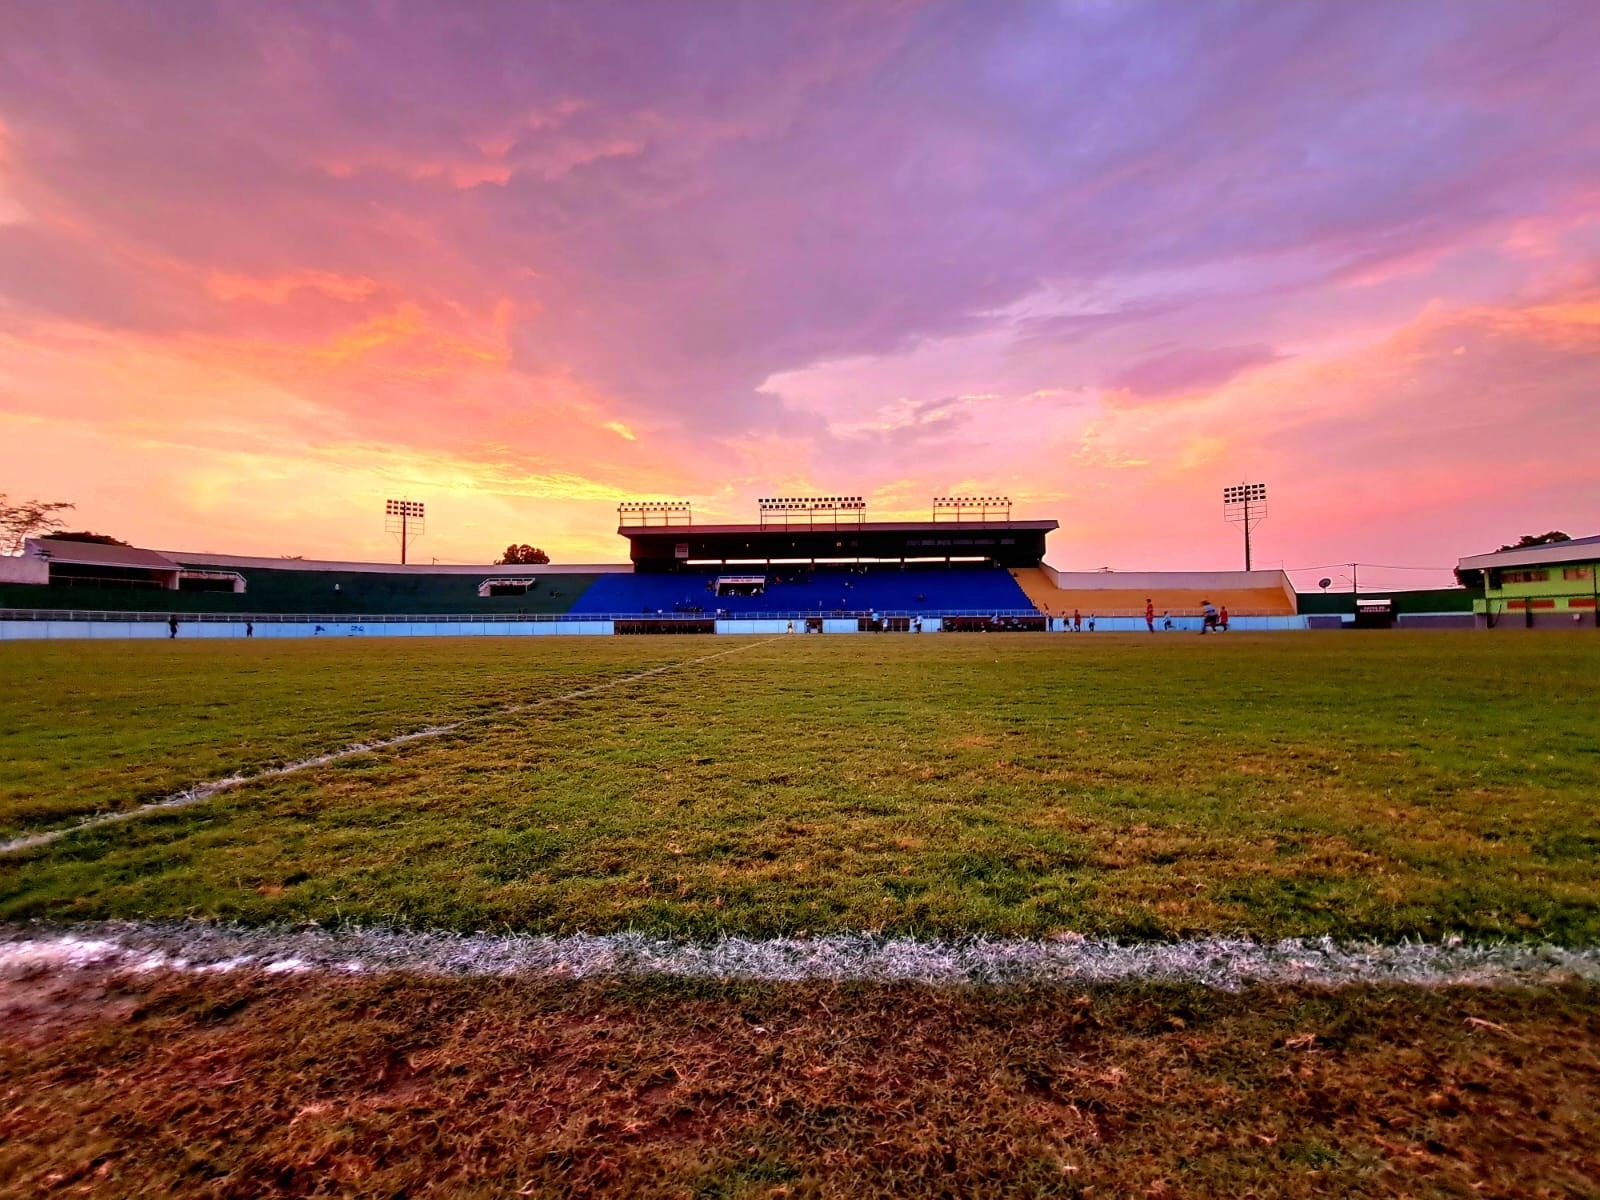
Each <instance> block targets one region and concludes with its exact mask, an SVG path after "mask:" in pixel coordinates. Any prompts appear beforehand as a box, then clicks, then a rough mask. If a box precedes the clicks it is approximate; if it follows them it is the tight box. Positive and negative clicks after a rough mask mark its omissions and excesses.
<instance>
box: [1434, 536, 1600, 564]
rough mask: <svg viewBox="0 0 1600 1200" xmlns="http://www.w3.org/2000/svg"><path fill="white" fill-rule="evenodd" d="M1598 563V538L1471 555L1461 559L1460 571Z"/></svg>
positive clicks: (1577, 539)
mask: <svg viewBox="0 0 1600 1200" xmlns="http://www.w3.org/2000/svg"><path fill="white" fill-rule="evenodd" d="M1596 559H1600V536H1596V537H1582V538H1573V539H1571V540H1570V541H1565V542H1551V543H1550V544H1548V545H1545V546H1521V547H1519V548H1517V549H1515V550H1496V551H1495V552H1494V553H1493V554H1474V555H1472V556H1470V557H1468V558H1463V559H1462V560H1461V562H1460V567H1461V569H1462V570H1463V571H1493V570H1499V569H1501V568H1503V567H1532V566H1542V565H1544V564H1547V563H1568V562H1594V561H1595V560H1596Z"/></svg>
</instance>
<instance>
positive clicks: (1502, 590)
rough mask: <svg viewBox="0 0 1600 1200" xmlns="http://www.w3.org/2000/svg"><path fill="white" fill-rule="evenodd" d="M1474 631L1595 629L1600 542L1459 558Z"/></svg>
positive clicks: (1599, 588)
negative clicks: (1470, 595) (1471, 596)
mask: <svg viewBox="0 0 1600 1200" xmlns="http://www.w3.org/2000/svg"><path fill="white" fill-rule="evenodd" d="M1456 572H1457V574H1458V575H1459V576H1460V577H1461V582H1462V583H1464V584H1466V585H1467V587H1468V588H1470V589H1471V590H1472V591H1474V592H1475V593H1476V598H1475V599H1474V600H1473V602H1472V611H1473V614H1474V624H1476V625H1477V627H1478V628H1479V629H1594V628H1595V612H1596V609H1597V607H1600V604H1597V602H1600V537H1586V538H1574V539H1573V540H1571V541H1568V542H1552V543H1550V544H1549V545H1546V546H1525V547H1523V548H1522V549H1519V550H1500V551H1498V552H1496V553H1494V554H1475V555H1473V556H1472V557H1470V558H1463V559H1462V560H1461V563H1460V565H1459V566H1458V567H1457V568H1456Z"/></svg>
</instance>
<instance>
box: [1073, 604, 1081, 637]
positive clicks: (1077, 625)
mask: <svg viewBox="0 0 1600 1200" xmlns="http://www.w3.org/2000/svg"><path fill="white" fill-rule="evenodd" d="M1072 632H1073V633H1082V632H1083V614H1082V613H1080V612H1079V611H1078V610H1077V609H1073V610H1072Z"/></svg>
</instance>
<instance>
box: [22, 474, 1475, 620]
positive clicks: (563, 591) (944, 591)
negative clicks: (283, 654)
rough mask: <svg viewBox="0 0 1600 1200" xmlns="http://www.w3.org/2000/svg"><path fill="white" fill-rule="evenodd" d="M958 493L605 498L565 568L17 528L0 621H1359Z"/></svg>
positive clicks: (1265, 580) (1259, 583)
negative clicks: (874, 501)
mask: <svg viewBox="0 0 1600 1200" xmlns="http://www.w3.org/2000/svg"><path fill="white" fill-rule="evenodd" d="M997 499H998V500H1003V498H997ZM941 503H944V504H945V505H946V507H947V510H951V509H953V511H947V512H945V513H943V514H941V511H940V508H939V505H940V504H941ZM963 505H964V502H963ZM963 505H957V504H956V503H955V502H953V501H944V502H941V501H936V502H935V508H934V513H933V516H931V517H930V518H929V519H928V520H924V521H867V520H866V519H865V512H864V508H865V506H864V504H863V503H861V502H860V500H859V498H828V500H827V501H826V502H822V501H809V500H785V501H763V502H762V513H761V517H762V519H761V521H760V522H759V523H754V524H696V523H695V522H694V521H693V520H692V515H691V513H690V511H689V507H688V505H687V504H676V503H675V504H634V505H623V506H620V507H619V520H618V528H617V532H618V534H619V536H621V537H622V538H623V539H624V540H625V541H626V543H627V546H628V558H629V561H628V562H627V563H625V564H604V565H581V566H560V565H538V566H531V565H504V564H484V565H455V564H451V565H437V564H433V565H413V566H396V565H392V564H381V563H356V562H332V561H307V560H303V559H290V558H263V557H252V556H242V555H226V554H211V553H194V552H185V551H172V550H166V551H158V550H148V549H143V548H137V547H131V546H110V545H99V544H96V543H85V542H78V541H70V540H64V539H58V538H49V537H44V538H34V539H29V540H28V541H27V543H26V544H25V547H24V552H23V553H22V554H21V555H19V556H13V557H10V558H0V636H11V637H38V636H83V635H85V634H88V635H89V636H107V637H113V636H168V635H169V627H168V622H169V621H170V620H171V619H172V618H174V617H175V618H177V619H178V621H179V622H180V624H182V625H183V626H184V627H185V635H186V636H193V635H196V634H212V635H216V636H230V635H233V634H237V633H243V632H245V631H246V628H245V627H246V624H247V623H248V624H249V626H251V629H250V630H249V632H252V633H254V634H256V635H259V636H273V635H277V636H296V635H310V636H318V635H323V634H326V635H330V636H334V635H350V634H371V633H386V634H401V633H506V634H515V633H613V632H615V633H690V632H725V633H759V632H787V631H789V630H790V629H793V630H794V631H795V632H828V633H834V632H861V631H883V632H955V631H966V630H978V629H982V630H997V631H1020V630H1062V629H1073V628H1082V627H1085V626H1088V625H1091V624H1092V626H1093V627H1094V628H1096V629H1099V630H1106V631H1111V630H1118V629H1137V630H1143V629H1145V628H1146V622H1145V617H1144V614H1145V607H1146V603H1147V602H1148V603H1149V604H1150V605H1151V606H1152V607H1153V609H1154V611H1155V614H1156V623H1157V628H1158V629H1163V630H1164V629H1165V628H1167V627H1169V622H1170V627H1171V628H1175V629H1184V628H1198V620H1199V614H1200V611H1201V605H1202V604H1203V603H1204V602H1205V601H1210V602H1211V603H1213V604H1215V605H1218V606H1226V607H1227V608H1228V610H1229V613H1230V616H1231V618H1232V621H1233V624H1234V626H1235V627H1236V628H1247V629H1248V628H1253V629H1303V628H1307V627H1310V626H1313V625H1314V624H1317V623H1321V624H1324V625H1326V624H1330V623H1331V624H1350V623H1362V621H1363V617H1362V612H1361V608H1360V604H1359V603H1358V601H1357V598H1355V597H1348V598H1347V599H1348V601H1349V606H1348V609H1349V611H1341V610H1339V609H1338V608H1337V607H1334V608H1331V609H1330V608H1329V607H1328V606H1327V605H1326V604H1324V605H1323V606H1321V607H1322V608H1323V611H1322V612H1320V613H1317V614H1315V615H1313V614H1310V613H1307V612H1305V611H1303V610H1302V606H1301V600H1302V598H1301V597H1298V596H1297V595H1296V593H1295V591H1294V588H1293V586H1292V584H1291V583H1290V581H1289V578H1288V576H1287V575H1286V574H1284V572H1282V571H1278V570H1262V571H1218V572H1112V571H1092V572H1081V571H1080V572H1069V571H1061V570H1058V569H1057V568H1055V567H1053V566H1050V565H1049V564H1047V563H1046V562H1045V561H1044V558H1045V553H1046V538H1047V536H1048V535H1049V534H1050V533H1051V532H1053V531H1054V530H1055V529H1056V528H1057V527H1058V526H1057V523H1056V522H1055V521H1053V520H1014V519H1012V518H1011V516H1010V512H1009V501H1004V508H993V509H991V508H982V509H973V508H972V507H971V506H970V505H964V506H963ZM1418 595H1421V594H1418ZM1433 595H1434V597H1435V598H1434V599H1433V601H1432V602H1431V605H1430V603H1429V602H1427V601H1422V600H1418V601H1417V602H1416V603H1414V604H1413V605H1411V606H1410V607H1411V611H1409V612H1404V613H1399V614H1395V615H1394V617H1393V618H1392V619H1391V620H1390V621H1387V622H1377V623H1398V624H1402V625H1403V624H1407V623H1413V622H1415V623H1424V624H1425V623H1430V622H1431V623H1439V622H1443V623H1469V622H1470V620H1471V617H1470V613H1469V612H1468V605H1469V604H1470V598H1469V595H1468V593H1467V592H1466V591H1465V590H1464V589H1456V590H1455V591H1454V592H1452V593H1449V594H1446V593H1437V594H1433ZM1314 599H1318V600H1323V601H1326V600H1327V599H1328V598H1327V597H1316V598H1314ZM1361 603H1365V601H1361ZM1383 603H1385V604H1387V603H1389V602H1388V601H1387V600H1385V601H1383ZM1369 615H1370V614H1369ZM90 627H92V628H90Z"/></svg>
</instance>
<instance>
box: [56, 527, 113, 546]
mask: <svg viewBox="0 0 1600 1200" xmlns="http://www.w3.org/2000/svg"><path fill="white" fill-rule="evenodd" d="M50 537H51V540H52V541H57V542H93V543H94V544H95V545H96V546H126V545H128V544H129V543H127V542H125V541H123V540H122V539H121V538H114V537H112V536H111V535H110V534H109V533H90V532H89V531H88V530H87V529H85V530H80V531H77V532H74V533H52V534H51V535H50Z"/></svg>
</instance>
